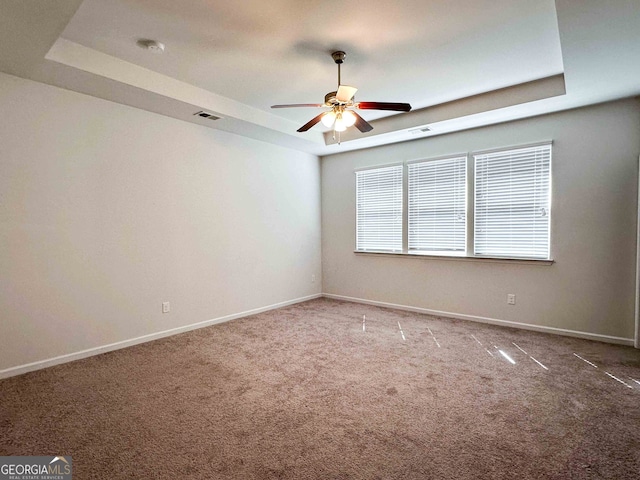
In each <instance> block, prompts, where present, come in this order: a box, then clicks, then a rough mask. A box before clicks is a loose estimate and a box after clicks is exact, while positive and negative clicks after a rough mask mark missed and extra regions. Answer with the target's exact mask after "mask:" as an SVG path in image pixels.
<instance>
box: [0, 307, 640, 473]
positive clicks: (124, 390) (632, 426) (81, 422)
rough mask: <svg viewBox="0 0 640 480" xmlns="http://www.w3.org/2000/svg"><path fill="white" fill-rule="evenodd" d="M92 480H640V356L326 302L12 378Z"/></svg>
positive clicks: (29, 412) (44, 432) (17, 451)
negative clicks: (515, 479)
mask: <svg viewBox="0 0 640 480" xmlns="http://www.w3.org/2000/svg"><path fill="white" fill-rule="evenodd" d="M0 455H70V456H72V458H73V469H74V478H76V479H79V480H83V479H142V478H145V479H146V478H155V479H174V478H180V479H319V478H322V479H324V478H327V479H514V478H518V479H640V351H638V350H634V349H633V348H630V347H623V346H615V345H607V344H604V343H598V342H591V341H586V340H580V339H573V338H567V337H558V336H553V335H547V334H541V333H535V332H529V331H524V330H515V329H509V328H503V327H496V326H491V325H484V324H477V323H471V322H465V321H460V320H453V319H446V318H437V317H432V316H428V315H421V314H416V313H410V312H404V311H398V310H391V309H384V308H379V307H374V306H368V305H360V304H355V303H348V302H340V301H335V300H329V299H318V300H313V301H309V302H305V303H301V304H297V305H293V306H289V307H286V308H282V309H279V310H274V311H270V312H265V313H262V314H259V315H254V316H251V317H247V318H243V319H239V320H234V321H232V322H228V323H224V324H220V325H215V326H212V327H208V328H203V329H200V330H196V331H192V332H189V333H185V334H181V335H176V336H173V337H170V338H165V339H161V340H157V341H154V342H150V343H146V344H143V345H138V346H135V347H130V348H126V349H123V350H119V351H115V352H110V353H106V354H103V355H99V356H95V357H91V358H87V359H84V360H79V361H76V362H72V363H68V364H64V365H59V366H56V367H51V368H48V369H44V370H40V371H37V372H32V373H28V374H25V375H21V376H18V377H13V378H9V379H5V380H3V381H0Z"/></svg>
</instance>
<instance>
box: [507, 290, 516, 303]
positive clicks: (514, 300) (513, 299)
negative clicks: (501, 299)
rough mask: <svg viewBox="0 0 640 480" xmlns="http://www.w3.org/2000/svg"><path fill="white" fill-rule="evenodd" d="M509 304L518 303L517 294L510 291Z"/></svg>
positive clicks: (508, 295)
mask: <svg viewBox="0 0 640 480" xmlns="http://www.w3.org/2000/svg"><path fill="white" fill-rule="evenodd" d="M507 304H509V305H515V304H516V296H515V294H513V293H508V294H507Z"/></svg>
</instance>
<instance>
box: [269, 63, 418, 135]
mask: <svg viewBox="0 0 640 480" xmlns="http://www.w3.org/2000/svg"><path fill="white" fill-rule="evenodd" d="M346 56H347V54H346V53H345V52H343V51H337V52H333V53H332V54H331V58H333V61H334V62H335V63H336V65H338V89H337V90H336V91H334V92H329V93H327V94H326V95H325V96H324V103H320V104H315V103H297V104H286V105H272V106H271V108H295V107H323V108H329V109H330V110H329V111H325V112H323V113H321V114H319V115H317V116H315V117H314V118H312V119H311V120H310V121H308V122H307V123H305V124H304V125H303V126H302V127H300V128H299V129H298V130H297V131H298V132H306V131H307V130H309V129H310V128H311V127H313V126H314V125H316V124H317V123H319V122H322V124H323V125H324V126H325V127H327V128H331V127H333V132H334V135H335V133H336V132H338V135H340V132H344V131H345V130H346V129H347V128H349V127H352V126H354V125H355V127H356V128H357V129H358V130H360V131H361V132H362V133H366V132H370V131H371V130H373V126H372V125H371V124H370V123H369V122H367V121H366V120H365V119H364V118H362V117H361V116H360V115H359V114H358V113H357V112H355V111H354V110H353V109H356V108H357V109H361V110H391V111H396V112H408V111H410V110H411V105H409V104H408V103H391V102H359V103H357V102H355V101H354V95H355V94H356V92H357V91H358V89H357V88H355V87H351V86H349V85H342V83H341V76H340V74H341V71H340V66H341V65H342V64H343V63H344V59H345V57H346ZM338 143H340V142H339V140H338Z"/></svg>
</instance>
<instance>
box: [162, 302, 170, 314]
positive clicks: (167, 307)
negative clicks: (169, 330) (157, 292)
mask: <svg viewBox="0 0 640 480" xmlns="http://www.w3.org/2000/svg"><path fill="white" fill-rule="evenodd" d="M170 311H171V304H170V303H169V302H162V313H169V312H170Z"/></svg>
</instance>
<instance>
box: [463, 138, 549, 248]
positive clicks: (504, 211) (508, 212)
mask: <svg viewBox="0 0 640 480" xmlns="http://www.w3.org/2000/svg"><path fill="white" fill-rule="evenodd" d="M474 160H475V241H474V251H475V254H476V255H488V256H500V257H522V258H545V259H546V258H549V211H550V210H549V207H550V203H551V202H550V200H551V199H550V183H551V176H550V172H551V145H541V146H536V147H528V148H520V149H515V150H504V151H499V152H492V153H486V154H478V155H474Z"/></svg>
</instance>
